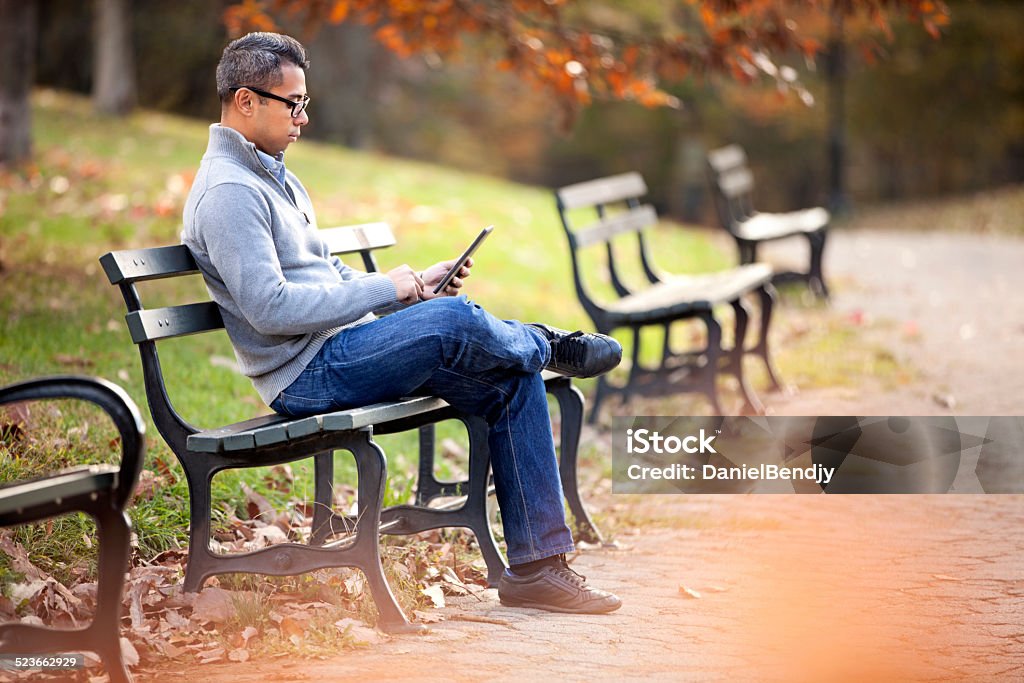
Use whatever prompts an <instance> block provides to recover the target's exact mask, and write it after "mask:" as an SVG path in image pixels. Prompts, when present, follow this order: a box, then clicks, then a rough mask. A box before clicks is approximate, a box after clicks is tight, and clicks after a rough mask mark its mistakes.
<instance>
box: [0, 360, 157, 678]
mask: <svg viewBox="0 0 1024 683" xmlns="http://www.w3.org/2000/svg"><path fill="white" fill-rule="evenodd" d="M54 399H76V400H81V401H89V402H91V403H95V404H96V405H98V406H99V407H100V408H102V409H103V411H104V412H106V413H107V415H109V416H110V418H111V419H112V420H113V422H114V425H115V426H116V427H117V430H118V433H119V434H120V437H121V464H120V466H118V467H115V466H113V465H81V466H77V467H73V468H68V469H64V470H62V471H60V472H56V473H53V474H50V475H47V476H44V477H41V478H37V479H34V480H31V481H24V482H18V483H14V484H10V485H5V486H3V487H0V526H4V527H6V526H14V525H18V524H29V523H31V522H38V521H40V520H43V519H48V518H50V517H56V516H58V515H62V514H65V513H68V512H76V511H81V512H85V513H87V514H89V515H91V516H92V517H93V518H94V519H95V520H96V529H97V532H98V534H99V549H98V555H99V569H98V575H99V578H98V580H97V589H96V613H95V615H94V616H93V620H92V623H90V624H89V625H88V626H85V627H81V628H74V629H51V628H46V627H42V626H34V625H31V624H22V623H11V624H3V625H0V653H18V654H22V655H25V654H41V653H45V652H81V651H82V650H90V651H92V652H95V653H97V654H98V655H99V656H100V659H101V661H102V662H103V666H104V668H106V670H107V675H108V676H109V677H110V680H111V681H113V682H114V683H126V682H129V681H131V680H132V679H131V675H130V674H129V673H128V670H127V669H126V668H125V665H124V660H123V659H122V658H121V642H120V635H119V631H120V626H121V593H122V589H123V587H124V576H125V572H127V571H128V560H129V556H130V552H131V548H130V546H129V541H130V539H131V521H130V520H129V519H128V516H127V515H126V514H125V506H126V505H127V504H128V502H129V499H130V498H131V495H132V491H133V490H134V489H135V483H136V481H137V480H138V478H139V473H140V472H141V471H142V464H143V459H144V457H145V441H144V439H143V434H144V433H145V430H146V425H145V423H144V422H143V421H142V418H141V417H140V416H139V409H138V408H137V407H136V405H135V403H133V402H132V400H131V398H129V397H128V395H127V394H126V393H125V392H124V391H123V390H122V389H121V388H120V387H118V386H117V385H115V384H111V383H110V382H106V381H103V380H100V379H94V378H90V377H73V376H60V377H46V378H41V379H34V380H28V381H25V382H20V383H18V384H12V385H10V386H7V387H3V388H2V389H0V405H2V404H5V403H14V402H20V401H38V400H54Z"/></svg>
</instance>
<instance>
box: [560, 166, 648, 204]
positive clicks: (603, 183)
mask: <svg viewBox="0 0 1024 683" xmlns="http://www.w3.org/2000/svg"><path fill="white" fill-rule="evenodd" d="M645 194H647V184H646V183H645V182H644V178H643V176H641V175H640V174H639V173H635V172H634V173H622V174H620V175H614V176H608V177H607V178H598V179H597V180H588V181H586V182H582V183H576V184H575V185H566V186H565V187H563V188H561V189H559V190H558V192H557V195H558V200H559V202H560V203H561V205H562V208H563V209H565V210H567V211H569V210H572V209H578V208H581V207H586V206H595V205H598V204H614V203H615V202H621V201H625V200H627V199H631V198H633V197H642V196H644V195H645Z"/></svg>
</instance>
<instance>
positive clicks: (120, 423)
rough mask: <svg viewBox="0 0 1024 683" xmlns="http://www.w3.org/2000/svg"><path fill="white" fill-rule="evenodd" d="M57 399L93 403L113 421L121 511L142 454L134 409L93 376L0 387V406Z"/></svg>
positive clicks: (113, 388)
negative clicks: (118, 449) (118, 442)
mask: <svg viewBox="0 0 1024 683" xmlns="http://www.w3.org/2000/svg"><path fill="white" fill-rule="evenodd" d="M60 398H71V399H79V400H82V401H89V402H91V403H95V404H96V405H98V406H99V407H100V408H101V409H103V411H104V412H105V413H107V415H109V416H110V418H111V420H113V422H114V425H115V426H116V427H117V431H118V432H119V433H120V435H121V466H120V470H119V471H118V481H117V486H116V489H115V493H114V501H115V503H116V504H117V505H118V506H119V507H121V508H123V507H124V506H125V505H126V504H127V502H128V499H129V498H130V496H131V494H132V491H133V490H134V489H135V484H136V482H137V481H138V478H139V472H140V471H141V470H142V464H143V461H144V459H145V453H146V442H145V433H146V424H145V423H144V422H143V421H142V417H141V416H140V415H139V409H138V407H137V406H136V405H135V402H134V401H132V399H131V397H130V396H128V394H127V393H126V392H125V391H124V389H122V388H121V387H119V386H117V385H116V384H113V383H112V382H108V381H106V380H103V379H99V378H96V377H80V376H75V375H59V376H54V377H42V378H38V379H31V380H27V381H25V382H19V383H17V384H12V385H10V386H6V387H2V388H0V405H2V404H4V403H14V402H16V401H37V400H42V399H60Z"/></svg>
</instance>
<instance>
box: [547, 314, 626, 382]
mask: <svg viewBox="0 0 1024 683" xmlns="http://www.w3.org/2000/svg"><path fill="white" fill-rule="evenodd" d="M529 325H530V327H532V328H533V329H535V330H537V331H538V332H540V333H541V334H543V335H544V338H545V339H547V340H548V343H549V344H550V345H551V357H550V358H549V359H548V364H547V368H548V369H549V370H554V371H555V372H558V373H560V374H563V375H566V376H568V377H595V376H597V375H601V374H603V373H606V372H608V371H609V370H611V369H612V368H614V367H615V366H616V365H618V364H619V361H621V360H622V346H621V345H620V344H619V342H617V341H615V340H614V339H613V338H611V337H609V336H607V335H604V334H595V333H590V332H567V331H566V330H560V329H558V328H556V327H551V326H549V325H541V324H540V323H530V324H529Z"/></svg>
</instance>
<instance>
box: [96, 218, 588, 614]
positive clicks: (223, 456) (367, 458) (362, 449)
mask: <svg viewBox="0 0 1024 683" xmlns="http://www.w3.org/2000/svg"><path fill="white" fill-rule="evenodd" d="M321 236H322V238H323V239H324V241H325V242H326V243H327V245H328V247H329V249H330V252H331V253H332V254H335V255H337V254H348V253H359V254H360V256H361V257H362V259H363V263H364V265H365V268H366V270H367V271H376V270H377V264H376V261H375V258H374V255H373V252H374V250H376V249H379V248H383V247H388V246H391V245H393V244H394V243H395V238H394V236H393V234H392V231H391V229H390V227H389V226H388V225H387V224H385V223H372V224H366V225H361V226H351V227H343V228H331V229H325V230H321ZM100 262H101V264H102V265H103V268H104V271H105V272H106V275H107V278H108V279H109V281H110V283H111V284H114V285H117V286H118V287H119V288H120V290H121V294H122V295H123V297H124V301H125V304H126V306H127V309H128V315H127V316H126V320H127V323H128V328H129V330H130V332H131V337H132V341H133V342H134V343H135V344H137V345H138V347H139V353H140V354H141V356H142V367H143V372H144V379H145V385H146V397H147V401H148V403H149V407H150V411H151V412H152V415H153V421H154V422H155V423H156V426H157V429H158V430H159V431H160V434H161V436H163V438H164V440H165V441H166V442H167V444H168V446H170V448H171V450H172V451H174V454H175V456H176V457H177V458H178V460H179V462H180V463H181V465H182V467H183V468H184V470H185V474H186V478H187V480H188V485H189V498H190V501H189V505H190V509H189V512H190V518H189V551H188V562H187V568H186V572H185V579H184V588H185V590H186V591H189V592H194V591H198V590H199V589H200V588H202V585H203V582H204V581H205V580H206V579H207V578H208V577H210V576H213V575H215V574H222V573H226V572H245V573H257V574H270V575H291V574H299V573H304V572H308V571H312V570H315V569H319V568H325V567H340V566H350V567H357V568H359V569H360V570H362V571H363V573H364V574H365V575H366V577H367V585H368V586H369V588H370V591H371V593H372V595H373V598H374V601H375V603H376V605H377V608H378V611H379V613H380V625H381V627H382V628H384V629H386V630H390V631H407V630H413V629H414V627H413V625H411V624H409V622H408V620H407V619H406V617H405V615H404V614H403V613H402V610H401V609H400V608H399V606H398V604H397V603H396V602H395V599H394V596H393V594H392V593H391V589H390V588H389V587H388V584H387V582H386V580H385V578H384V573H383V569H382V566H381V560H380V554H379V550H378V536H379V534H380V533H390V534H412V533H417V532H420V531H426V530H429V529H436V528H442V527H466V528H468V529H470V530H472V531H473V533H474V534H475V536H476V539H477V542H478V543H479V546H480V550H481V553H482V555H483V557H484V560H485V561H486V563H487V569H488V580H489V582H490V583H491V584H492V585H496V584H497V581H498V579H499V578H500V576H501V573H502V571H504V569H505V563H504V560H503V558H502V556H501V553H500V551H499V550H498V547H497V544H496V542H495V539H494V536H493V535H492V532H491V527H490V523H489V520H488V515H487V510H486V503H487V497H488V495H489V493H490V492H491V491H492V490H493V487H491V486H490V485H489V453H488V447H487V425H486V423H485V422H484V421H483V420H482V419H481V418H477V417H473V416H470V415H466V414H463V413H460V412H459V411H457V410H455V409H454V408H452V407H451V406H449V405H448V404H447V403H446V402H445V401H443V400H441V399H439V398H435V397H429V396H427V397H415V398H407V399H402V400H399V401H394V402H388V403H376V404H372V405H367V406H362V407H359V408H353V409H351V410H342V411H336V412H330V413H325V414H321V415H314V416H311V417H306V418H290V417H285V416H281V415H266V416H262V417H257V418H254V419H251V420H246V421H243V422H240V423H237V424H231V425H226V426H223V427H219V428H216V429H208V430H199V429H197V428H196V427H194V426H193V425H191V424H189V423H188V422H187V421H186V420H185V419H184V418H182V417H181V416H180V415H179V414H178V412H177V411H176V410H175V409H174V407H173V405H172V403H171V399H170V397H169V396H168V393H167V390H166V388H165V384H164V376H163V370H162V366H161V360H160V356H159V354H158V352H157V342H161V341H163V340H166V339H170V338H174V337H181V336H184V335H190V334H196V333H205V332H211V331H216V330H221V329H222V328H223V321H222V319H221V315H220V310H219V308H218V307H217V305H216V304H215V303H213V302H212V301H204V302H200V303H191V304H181V305H174V306H168V307H161V308H150V309H147V308H145V307H143V304H142V299H141V298H140V294H139V291H138V288H137V287H136V285H137V284H138V283H142V282H145V281H147V280H155V279H159V278H169V277H181V276H187V275H195V274H196V273H198V268H197V266H196V262H195V260H194V259H193V257H192V254H191V253H190V252H189V250H188V248H187V247H185V246H182V245H175V246H167V247H155V248H149V249H134V250H127V251H117V252H110V253H108V254H105V255H104V256H103V257H102V258H101V259H100ZM545 380H546V381H545V384H546V387H547V389H548V391H549V392H550V393H551V394H552V395H553V396H554V397H555V398H556V400H557V401H558V403H559V408H560V411H561V416H562V419H561V424H562V428H561V443H560V451H561V453H560V463H559V464H560V472H561V478H562V483H563V488H564V489H565V492H566V498H567V501H568V503H569V506H570V510H571V511H572V513H573V515H574V517H575V521H576V523H577V534H578V536H577V537H578V538H580V539H581V540H590V541H600V540H601V537H600V533H599V532H598V531H597V528H596V527H595V526H594V525H593V522H592V521H591V520H590V517H589V516H588V514H587V512H586V510H585V509H584V507H583V504H582V501H581V500H580V496H579V491H578V486H577V478H576V460H577V450H578V444H579V435H580V425H581V424H582V420H583V398H582V394H581V393H580V392H579V390H578V389H576V388H575V387H573V386H572V385H571V383H570V380H569V379H568V378H566V377H561V376H556V375H553V374H545ZM449 419H456V420H460V421H461V422H462V423H464V424H465V426H466V429H467V432H468V437H469V469H468V480H467V481H463V482H440V481H438V480H437V479H436V478H435V477H434V473H433V472H434V467H433V462H434V443H433V442H434V433H433V427H432V426H433V425H434V424H435V423H437V422H439V421H442V420H449ZM410 429H420V430H421V432H420V466H419V474H420V478H419V481H418V482H417V489H416V498H415V504H414V505H398V506H394V507H391V508H388V509H382V499H383V493H384V486H385V477H386V473H387V466H386V460H385V456H384V452H383V451H382V450H381V448H380V446H379V445H378V444H377V443H376V442H375V441H374V438H373V437H374V435H376V434H392V433H397V432H404V431H407V430H410ZM337 450H347V451H349V452H350V453H352V455H353V456H354V458H355V462H356V468H357V475H358V512H357V514H355V515H343V514H339V513H337V512H335V511H334V509H333V495H334V481H333V480H334V469H333V468H334V460H333V453H334V451H337ZM306 458H313V461H314V479H315V491H314V513H313V522H312V534H311V538H310V541H309V543H308V544H299V543H281V544H277V545H273V546H270V547H268V548H263V549H260V550H256V551H253V552H248V553H236V554H228V555H224V554H217V553H214V552H213V550H212V549H211V548H210V526H211V521H210V483H211V480H212V478H213V476H214V475H215V474H216V473H217V472H220V471H222V470H226V469H230V468H246V467H260V466H265V465H275V464H280V463H286V462H292V461H296V460H302V459H306ZM451 496H461V498H460V499H459V500H456V501H453V502H449V503H448V504H445V505H441V506H435V507H428V506H429V505H430V504H431V502H432V501H434V500H435V499H437V498H439V497H451ZM463 500H464V502H463ZM339 534H340V537H337V538H333V539H332V537H335V536H338V535H339Z"/></svg>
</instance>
